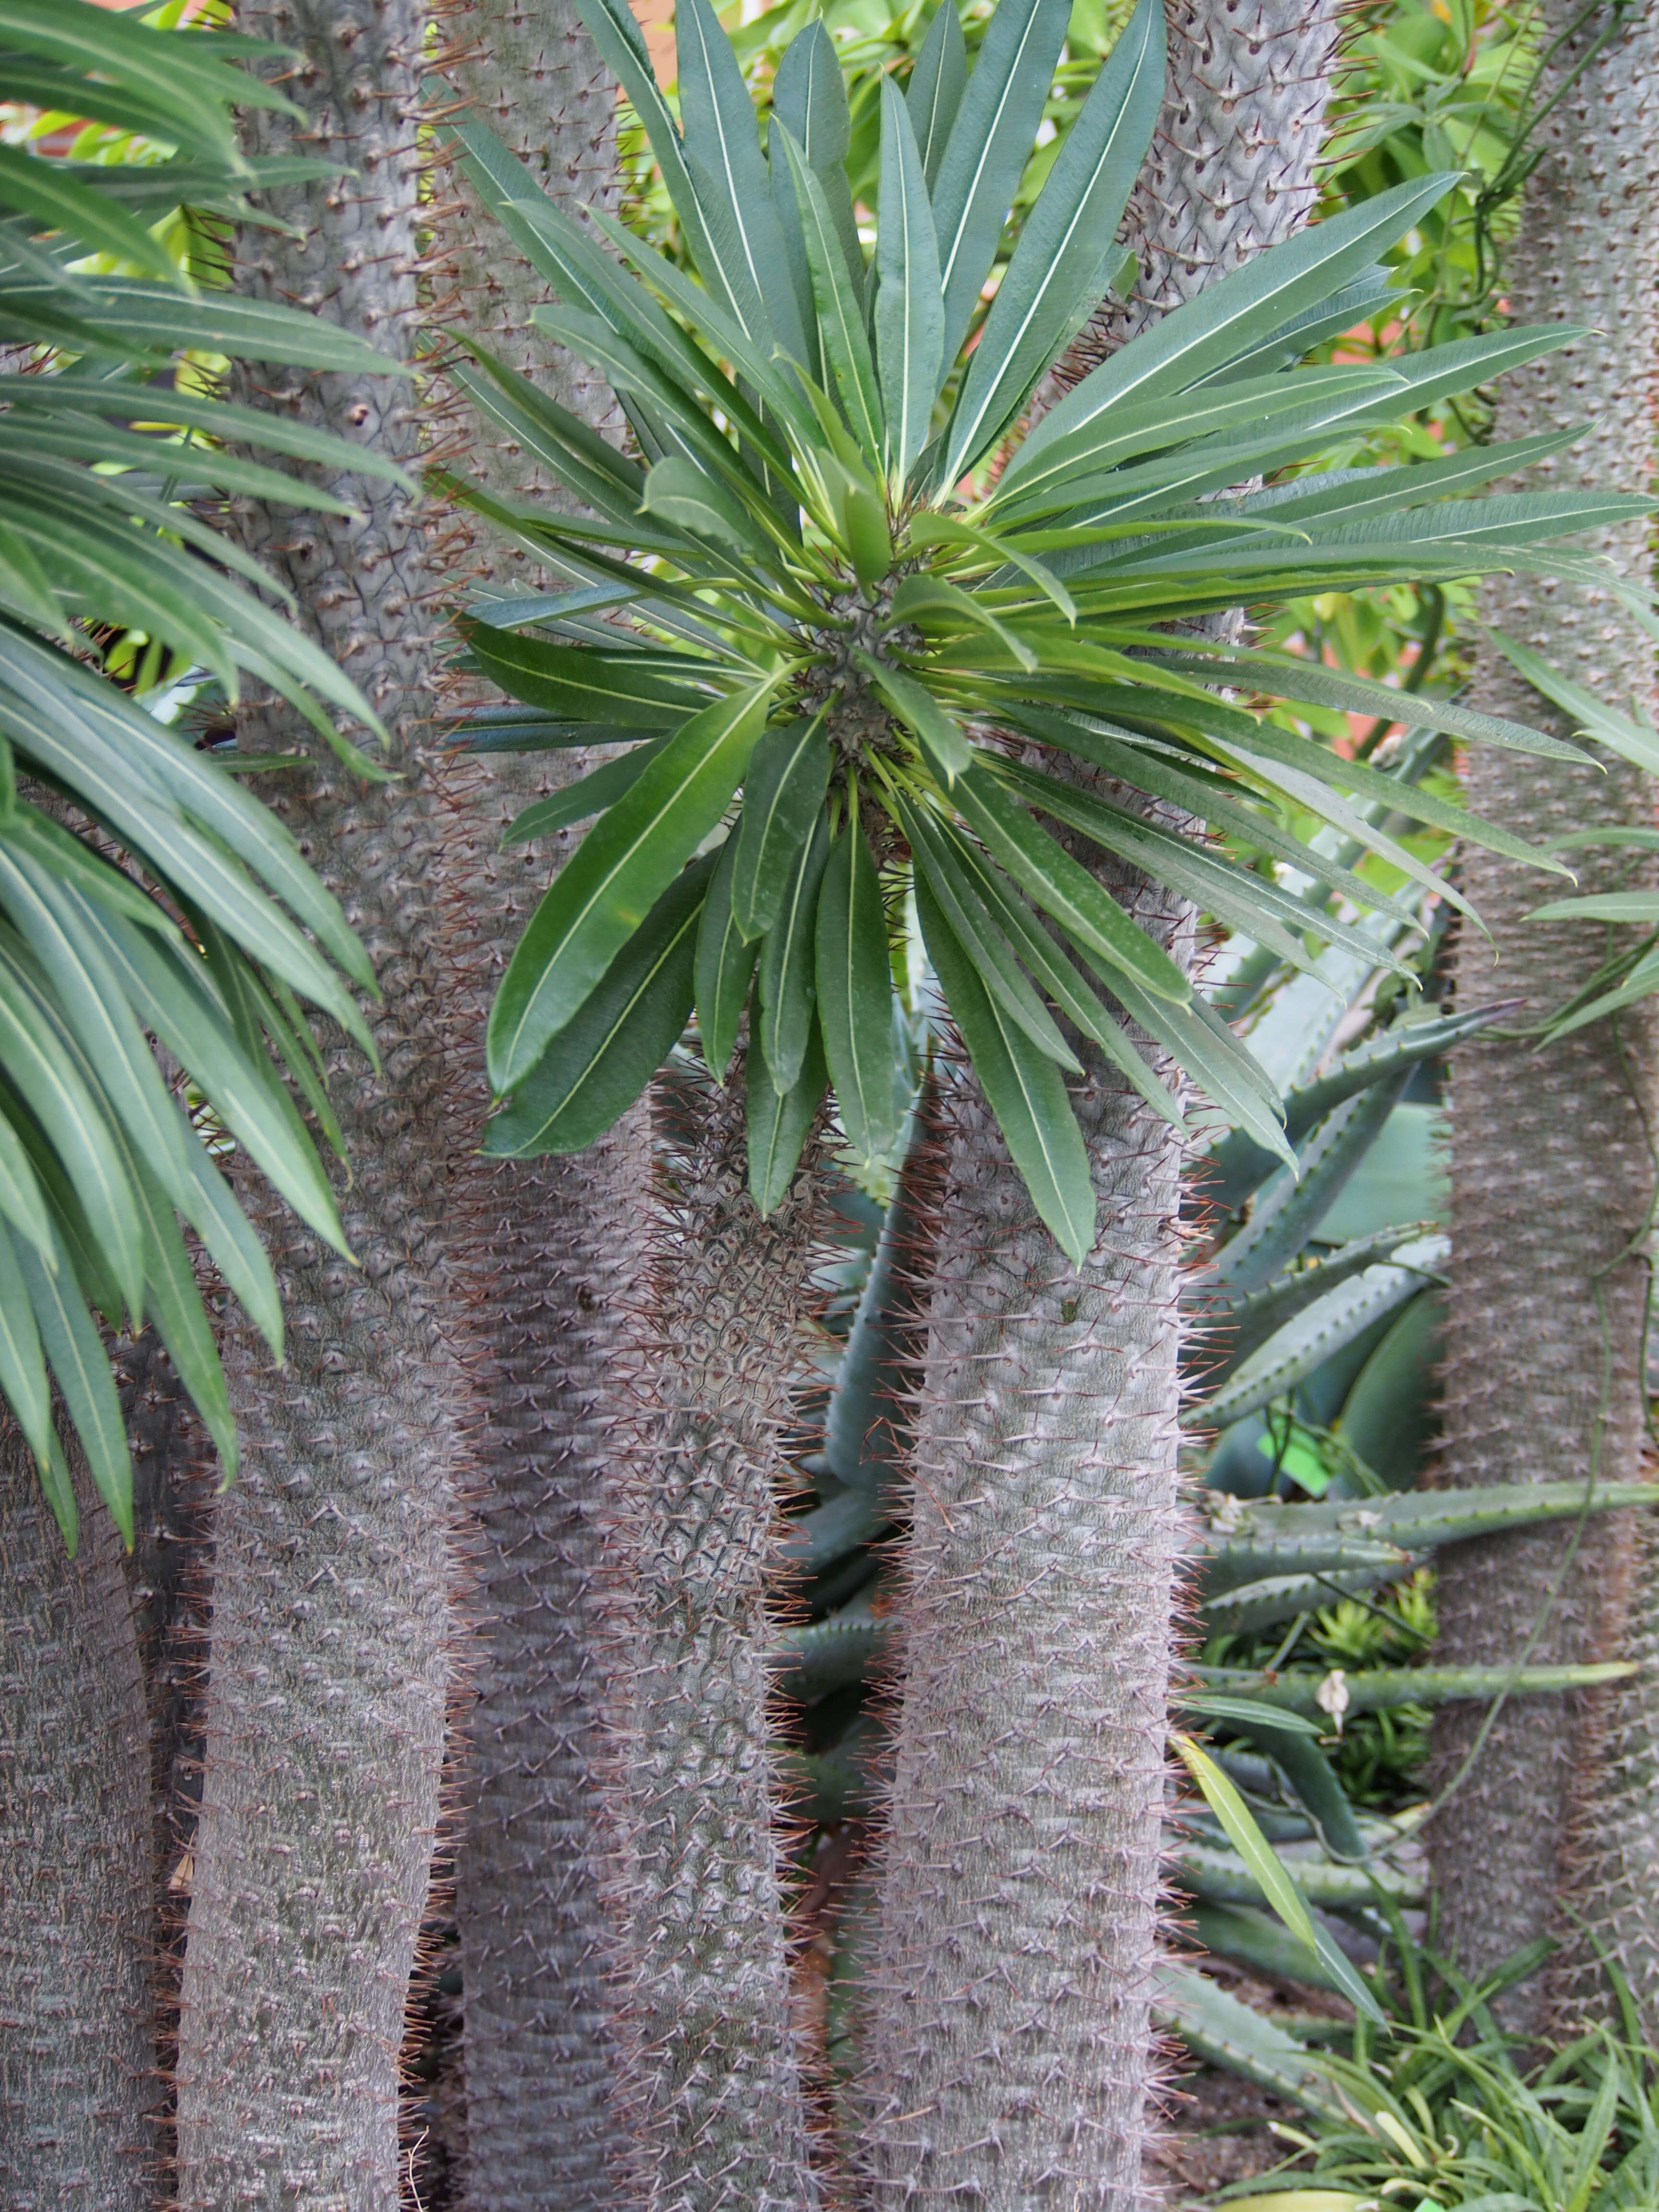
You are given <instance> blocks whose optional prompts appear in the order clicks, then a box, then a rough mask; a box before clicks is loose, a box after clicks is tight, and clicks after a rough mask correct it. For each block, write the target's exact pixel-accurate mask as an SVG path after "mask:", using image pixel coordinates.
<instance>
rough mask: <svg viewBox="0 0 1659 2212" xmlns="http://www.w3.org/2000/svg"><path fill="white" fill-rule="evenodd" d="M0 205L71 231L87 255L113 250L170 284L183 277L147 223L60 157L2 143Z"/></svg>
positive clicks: (38, 223)
mask: <svg viewBox="0 0 1659 2212" xmlns="http://www.w3.org/2000/svg"><path fill="white" fill-rule="evenodd" d="M0 207H9V208H21V210H23V212H24V214H25V215H27V216H29V217H30V218H31V220H32V221H33V223H34V224H35V225H36V226H37V228H40V230H44V231H64V232H67V233H68V234H69V235H70V237H71V238H73V239H75V240H77V241H78V242H79V244H80V245H81V246H82V247H83V248H84V249H85V251H86V252H88V253H113V254H115V255H117V256H118V258H120V259H121V260H123V261H135V262H137V264H138V266H139V267H140V268H141V269H143V270H148V271H149V274H150V275H151V276H160V277H161V278H163V279H165V280H166V281H167V283H170V284H173V285H179V284H180V283H181V281H182V280H181V272H180V271H179V270H178V269H176V268H175V267H174V265H173V261H172V259H171V258H170V256H169V255H168V253H167V249H166V247H165V246H160V245H158V244H157V243H156V241H155V239H153V238H152V237H151V236H150V234H149V229H148V228H146V226H145V225H144V224H143V223H142V222H136V221H135V220H134V218H133V217H132V216H130V215H129V214H128V213H127V211H126V210H125V208H123V207H121V206H120V205H119V204H118V203H117V202H116V201H115V200H113V199H112V198H111V197H109V195H108V194H107V193H106V192H100V191H97V190H95V189H94V188H92V187H90V186H88V185H86V184H83V183H81V182H79V181H77V180H76V178H75V177H73V176H72V175H70V174H67V173H65V171H64V165H63V163H62V162H61V161H52V160H48V159H43V158H42V157H41V156H40V155H38V154H32V153H28V152H27V151H26V150H25V149H23V148H22V147H21V146H0Z"/></svg>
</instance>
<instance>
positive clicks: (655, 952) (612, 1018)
mask: <svg viewBox="0 0 1659 2212" xmlns="http://www.w3.org/2000/svg"><path fill="white" fill-rule="evenodd" d="M715 860H716V856H715V855H714V854H712V853H710V854H705V855H704V856H703V858H702V859H701V860H693V861H692V862H691V864H690V866H689V867H687V868H685V869H684V870H682V872H681V873H680V874H679V875H678V877H677V878H675V880H674V881H673V882H672V883H671V884H670V885H669V886H668V889H667V890H665V892H664V893H663V895H662V896H661V897H660V898H659V900H658V901H657V902H656V904H655V905H654V906H653V908H652V909H651V911H650V913H649V914H648V915H647V916H646V918H645V921H643V923H642V924H641V927H639V928H638V929H637V930H636V931H635V933H634V934H633V936H632V937H630V938H629V940H628V942H627V944H626V945H623V949H622V951H620V952H618V953H617V957H616V958H615V959H614V960H613V961H612V962H611V965H610V967H609V968H608V969H606V970H605V974H604V975H603V976H602V977H601V978H600V980H599V983H598V984H597V985H596V986H595V987H594V988H593V990H592V992H590V994H588V996H587V998H586V1000H585V1001H584V1002H583V1004H582V1005H581V1006H580V1007H578V1009H577V1011H576V1012H575V1013H574V1016H573V1017H572V1018H571V1019H570V1020H569V1021H568V1023H567V1024H565V1026H564V1028H563V1029H562V1030H561V1031H560V1033H559V1036H558V1038H557V1041H556V1042H555V1043H554V1044H552V1045H550V1047H549V1048H548V1050H547V1051H546V1052H545V1053H544V1054H543V1056H542V1059H541V1060H540V1061H539V1062H538V1064H537V1066H535V1067H533V1068H532V1070H531V1072H530V1073H529V1074H528V1075H527V1076H526V1078H525V1079H524V1081H523V1082H522V1083H521V1084H520V1085H519V1087H518V1089H517V1090H516V1091H514V1092H513V1097H512V1099H511V1101H510V1103H508V1104H507V1106H506V1107H505V1108H504V1109H503V1110H502V1111H501V1113H500V1114H498V1115H496V1116H495V1119H494V1120H493V1121H490V1122H489V1124H488V1126H487V1127H486V1128H485V1131H484V1140H483V1151H484V1152H488V1153H491V1154H494V1155H497V1156H512V1157H514V1158H521V1157H523V1156H524V1155H526V1154H527V1153H534V1152H580V1150H581V1149H582V1147H583V1146H586V1145H591V1144H592V1141H593V1139H595V1138H596V1137H599V1136H602V1135H603V1134H604V1133H605V1130H607V1129H608V1128H610V1127H611V1124H612V1123H613V1122H614V1121H617V1119H618V1118H619V1117H620V1116H621V1115H623V1114H624V1113H626V1112H627V1110H628V1109H629V1107H630V1106H631V1105H632V1104H633V1103H634V1101H635V1099H636V1098H637V1097H639V1095H640V1093H641V1091H643V1090H644V1088H645V1086H646V1085H647V1083H649V1081H650V1080H651V1078H652V1077H653V1075H654V1074H655V1073H656V1072H657V1070H658V1068H659V1067H660V1066H662V1064H663V1062H664V1060H666V1059H667V1057H668V1055H669V1054H670V1052H671V1051H672V1049H673V1048H674V1045H675V1044H676V1042H678V1038H679V1036H680V1032H681V1031H682V1030H684V1027H685V1024H686V1022H687V1020H688V1019H689V1018H690V1012H691V1002H692V997H693V994H694V990H695V982H694V975H693V971H694V967H695V963H696V942H697V925H698V922H699V921H700V919H701V917H702V904H703V898H704V896H705V893H706V892H707V890H708V880H709V878H710V877H711V876H712V875H713V874H714V867H715Z"/></svg>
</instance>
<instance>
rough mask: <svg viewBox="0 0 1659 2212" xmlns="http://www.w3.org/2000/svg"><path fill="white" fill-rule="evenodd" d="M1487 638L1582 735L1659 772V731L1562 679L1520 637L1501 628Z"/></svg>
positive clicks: (1652, 772) (1540, 655) (1641, 765)
mask: <svg viewBox="0 0 1659 2212" xmlns="http://www.w3.org/2000/svg"><path fill="white" fill-rule="evenodd" d="M1486 635H1487V636H1488V637H1490V638H1491V640H1492V643H1493V644H1494V645H1495V646H1496V647H1498V651H1499V652H1500V653H1502V654H1503V656H1504V659H1506V660H1507V661H1508V662H1509V663H1510V665H1511V666H1512V667H1514V668H1515V669H1516V670H1517V671H1519V672H1520V674H1521V675H1522V676H1524V677H1525V678H1526V679H1527V681H1528V684H1531V686H1532V688H1533V690H1534V691H1538V692H1541V693H1542V695H1543V696H1544V697H1545V698H1546V699H1547V700H1548V701H1549V702H1550V703H1551V705H1552V706H1554V707H1559V708H1560V709H1561V710H1562V712H1563V713H1564V714H1571V716H1572V718H1573V720H1574V721H1575V722H1576V723H1577V726H1578V731H1579V734H1580V735H1581V736H1583V737H1587V738H1595V741H1596V742H1597V743H1598V744H1604V745H1606V746H1607V749H1608V750H1609V751H1611V752H1615V753H1617V754H1618V755H1619V757H1620V759H1621V760H1627V761H1632V762H1634V763H1635V764H1636V766H1637V767H1638V768H1640V769H1646V770H1647V772H1648V773H1649V775H1653V774H1655V773H1656V772H1659V731H1656V730H1654V729H1652V728H1651V727H1650V726H1649V725H1648V724H1647V723H1645V722H1638V721H1636V720H1633V719H1632V717H1631V716H1630V715H1628V714H1620V713H1619V711H1618V710H1617V708H1613V707H1609V706H1607V705H1606V704H1605V703H1604V702H1603V701H1601V700H1600V699H1598V698H1597V697H1596V696H1595V693H1594V692H1593V691H1587V690H1585V689H1584V687H1583V684H1574V683H1573V682H1571V679H1570V678H1567V677H1565V676H1563V675H1562V673H1561V671H1560V670H1559V669H1558V668H1553V667H1552V666H1551V665H1550V663H1549V662H1548V661H1547V660H1546V659H1545V658H1544V656H1543V654H1542V653H1534V651H1533V649H1532V647H1530V646H1528V645H1522V643H1521V641H1520V640H1519V639H1518V638H1513V637H1507V636H1505V635H1504V632H1503V631H1502V630H1501V629H1490V630H1488V631H1487V633H1486ZM1528 734H1531V733H1530V732H1529V733H1528Z"/></svg>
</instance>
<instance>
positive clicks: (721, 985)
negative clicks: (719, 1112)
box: [696, 836, 760, 1081]
mask: <svg viewBox="0 0 1659 2212" xmlns="http://www.w3.org/2000/svg"><path fill="white" fill-rule="evenodd" d="M737 852H738V846H737V839H736V837H735V836H731V837H728V838H727V839H726V842H725V843H724V844H723V845H722V846H721V847H720V857H719V860H718V862H717V863H716V866H715V869H714V877H713V879H712V880H711V882H710V884H709V886H708V898H707V899H706V900H705V901H704V902H703V909H702V921H701V923H700V924H699V926H698V930H697V960H696V998H697V1029H698V1031H699V1034H700V1035H701V1036H702V1056H703V1059H704V1060H705V1061H706V1063H707V1064H708V1072H709V1073H710V1074H711V1075H713V1076H714V1077H715V1078H716V1079H719V1080H721V1081H724V1079H725V1076H726V1068H727V1067H728V1066H729V1065H730V1064H731V1059H732V1052H733V1050H734V1049H735V1048H736V1046H737V1042H738V1024H739V1023H740V1022H741V1021H742V1019H743V1009H744V1001H745V1000H747V998H748V996H749V985H750V979H751V978H752V977H753V975H754V973H755V963H756V961H757V960H758V959H759V957H760V943H759V940H758V939H755V938H750V937H745V936H744V933H743V931H742V930H741V929H740V928H739V927H738V918H737V916H736V915H735V914H734V913H733V912H732V868H733V866H735V864H736V860H737Z"/></svg>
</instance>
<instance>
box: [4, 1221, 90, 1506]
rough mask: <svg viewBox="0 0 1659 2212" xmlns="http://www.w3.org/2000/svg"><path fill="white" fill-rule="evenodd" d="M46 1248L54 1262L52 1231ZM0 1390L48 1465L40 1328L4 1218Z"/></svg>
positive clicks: (49, 1431)
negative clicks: (36, 1324)
mask: <svg viewBox="0 0 1659 2212" xmlns="http://www.w3.org/2000/svg"><path fill="white" fill-rule="evenodd" d="M28 1241H29V1242H30V1243H33V1241H34V1240H33V1238H32V1237H31V1238H30V1239H29V1240H28ZM46 1250H47V1253H48V1254H50V1255H52V1256H51V1259H50V1260H49V1261H48V1262H47V1264H48V1265H52V1266H55V1265H56V1264H57V1240H56V1238H55V1237H52V1235H51V1233H50V1231H48V1234H47V1237H46ZM0 1390H3V1391H4V1392H5V1394H6V1403H7V1404H8V1405H9V1407H11V1412H12V1419H14V1420H15V1422H16V1424H17V1425H18V1427H19V1429H20V1430H21V1431H22V1435H23V1441H24V1442H25V1443H27V1446H28V1448H29V1449H30V1450H31V1451H32V1452H33V1454H34V1459H35V1464H36V1466H37V1467H41V1468H44V1467H46V1466H47V1465H49V1464H50V1462H51V1459H52V1447H53V1445H54V1444H55V1443H56V1442H57V1436H56V1432H55V1431H54V1430H53V1428H52V1386H51V1384H50V1383H48V1382H47V1380H46V1358H45V1355H44V1354H43V1352H41V1350H40V1330H39V1329H38V1328H36V1327H35V1323H34V1309H33V1305H32V1304H30V1301H29V1295H28V1289H27V1285H26V1284H25V1282H24V1279H23V1272H22V1267H21V1261H19V1259H18V1255H17V1247H16V1246H15V1244H14V1243H13V1242H12V1238H11V1234H10V1231H9V1230H8V1229H7V1228H6V1227H5V1226H4V1225H3V1224H0ZM60 1517H61V1516H60ZM64 1534H65V1536H66V1537H67V1538H68V1539H69V1541H70V1543H71V1545H72V1544H73V1541H74V1533H73V1530H72V1529H68V1528H66V1529H65V1530H64Z"/></svg>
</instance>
